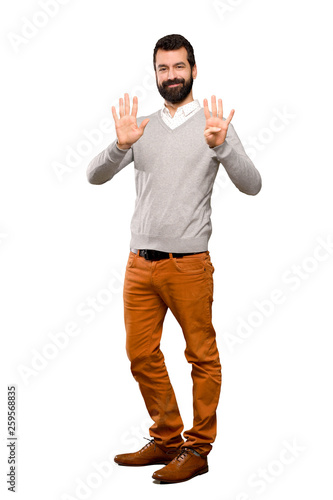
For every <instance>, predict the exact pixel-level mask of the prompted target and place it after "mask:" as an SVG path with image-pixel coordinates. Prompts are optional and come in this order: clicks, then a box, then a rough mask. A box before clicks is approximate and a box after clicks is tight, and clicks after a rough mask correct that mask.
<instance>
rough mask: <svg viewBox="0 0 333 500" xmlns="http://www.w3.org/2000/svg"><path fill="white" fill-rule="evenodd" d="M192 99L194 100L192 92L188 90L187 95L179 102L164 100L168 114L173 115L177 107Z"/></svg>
mask: <svg viewBox="0 0 333 500" xmlns="http://www.w3.org/2000/svg"><path fill="white" fill-rule="evenodd" d="M192 101H194V99H193V94H192V92H190V93H189V95H188V96H187V97H186V98H185V99H184V100H183V101H181V102H177V103H173V102H169V101H164V104H165V105H166V107H167V108H168V110H169V112H170V115H171V116H174V114H175V113H176V111H177V109H178V108H181V107H182V106H185V104H188V103H189V102H192Z"/></svg>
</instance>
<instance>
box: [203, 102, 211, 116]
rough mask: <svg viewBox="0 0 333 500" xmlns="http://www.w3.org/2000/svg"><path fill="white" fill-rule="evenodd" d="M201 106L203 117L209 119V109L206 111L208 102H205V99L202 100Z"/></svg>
mask: <svg viewBox="0 0 333 500" xmlns="http://www.w3.org/2000/svg"><path fill="white" fill-rule="evenodd" d="M203 105H204V112H205V117H206V120H208V118H210V112H209V109H208V101H207V99H204V101H203Z"/></svg>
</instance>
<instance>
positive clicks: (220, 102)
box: [218, 99, 223, 120]
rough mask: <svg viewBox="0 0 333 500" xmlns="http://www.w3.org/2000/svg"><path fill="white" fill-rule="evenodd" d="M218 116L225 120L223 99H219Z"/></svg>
mask: <svg viewBox="0 0 333 500" xmlns="http://www.w3.org/2000/svg"><path fill="white" fill-rule="evenodd" d="M218 116H219V118H220V119H221V120H222V118H223V104H222V99H219V109H218Z"/></svg>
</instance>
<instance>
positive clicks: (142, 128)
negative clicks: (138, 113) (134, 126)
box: [139, 118, 149, 132]
mask: <svg viewBox="0 0 333 500" xmlns="http://www.w3.org/2000/svg"><path fill="white" fill-rule="evenodd" d="M148 122H149V118H145V119H144V120H143V121H142V122H141V124H140V127H139V128H141V130H142V132H143V131H144V129H145V128H146V126H147V124H148Z"/></svg>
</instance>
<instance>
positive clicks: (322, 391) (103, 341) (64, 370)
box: [0, 0, 333, 500]
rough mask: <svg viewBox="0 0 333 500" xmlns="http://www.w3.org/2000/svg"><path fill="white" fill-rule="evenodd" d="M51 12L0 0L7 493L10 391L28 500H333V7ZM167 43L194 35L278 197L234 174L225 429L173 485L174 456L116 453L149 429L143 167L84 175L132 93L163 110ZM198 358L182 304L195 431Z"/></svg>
mask: <svg viewBox="0 0 333 500" xmlns="http://www.w3.org/2000/svg"><path fill="white" fill-rule="evenodd" d="M51 3H52V2H49V9H50V8H51V6H50V5H51ZM42 4H43V1H42V0H41V1H33V0H30V1H28V2H27V1H23V0H20V1H16V2H11V3H10V2H6V4H5V5H4V3H3V4H2V6H1V20H2V21H1V35H2V36H1V61H2V63H1V69H2V77H1V112H0V114H1V144H2V146H1V187H0V190H1V193H0V203H1V206H0V266H1V268H0V280H1V288H0V294H1V295H0V303H1V320H0V321H1V325H0V327H1V343H2V344H1V345H2V347H1V397H0V400H1V413H0V435H1V450H0V456H1V473H0V488H1V493H0V494H1V497H2V498H3V497H4V494H5V496H6V495H9V493H8V492H7V485H6V473H7V472H8V464H7V455H8V450H7V448H6V444H7V440H6V438H7V424H6V417H7V409H6V397H7V385H12V384H16V385H17V397H18V408H17V422H18V429H17V435H18V441H17V493H16V497H15V498H18V499H24V500H25V499H27V498H34V499H35V500H45V499H48V500H53V499H59V500H60V499H61V500H67V499H73V498H77V499H79V498H88V499H90V498H91V499H94V500H98V499H107V498H130V495H132V496H133V498H138V499H143V498H144V499H146V498H156V496H157V495H158V497H159V498H169V497H170V495H180V494H189V495H190V496H192V497H193V495H194V494H195V495H197V496H198V497H201V496H202V495H205V496H206V497H207V498H212V499H214V500H215V499H216V500H249V499H251V500H256V499H257V498H259V497H262V498H265V499H266V498H267V499H270V500H273V499H280V498H286V499H289V498H295V497H297V498H303V499H305V498H306V499H310V498H311V499H312V498H329V497H331V495H332V483H331V479H330V477H331V471H332V452H331V447H332V424H331V422H332V418H333V415H332V413H333V412H332V405H331V400H332V375H333V373H332V366H331V356H332V354H331V353H332V340H331V337H332V333H333V331H332V313H331V304H332V270H333V250H332V248H331V246H332V238H333V228H332V180H333V178H332V170H331V169H332V155H331V136H332V126H331V125H332V100H331V89H332V88H333V82H332V76H331V75H332V73H331V64H330V61H331V50H330V47H331V46H332V45H331V44H332V37H331V35H330V32H331V19H330V16H329V2H328V1H327V2H325V1H323V0H321V1H317V2H312V1H308V0H302V1H301V0H298V1H297V0H295V1H290V0H279V1H270V2H268V1H267V0H266V1H265V0H243V1H242V0H225V1H224V2H223V1H221V2H220V3H219V5H218V3H216V2H215V3H214V1H213V0H207V1H193V0H177V1H176V0H168V1H166V2H154V1H152V0H141V1H140V2H137V1H134V0H127V1H126V0H125V1H123V2H110V1H106V0H94V1H88V0H81V1H79V0H71V1H67V2H66V1H63V2H62V5H60V2H59V4H58V3H56V5H58V8H57V11H56V9H55V7H53V12H52V15H51V14H45V8H44V9H43V8H42V7H41V5H42ZM44 4H46V0H45V2H44ZM41 12H42V13H43V12H44V14H41ZM49 12H51V11H50V10H49ZM29 23H30V24H29ZM31 23H34V24H35V28H34V27H33V26H34V24H32V25H31ZM42 24H43V26H41V25H42ZM36 25H39V27H36ZM171 33H181V34H182V35H184V36H185V37H186V38H188V39H189V40H190V42H191V43H192V45H193V46H194V49H195V54H196V60H197V66H198V78H197V80H196V81H195V84H194V97H195V98H197V99H199V101H200V102H201V104H202V101H203V99H204V98H205V97H208V98H210V96H211V95H212V94H216V95H217V97H221V98H222V99H223V103H224V115H225V116H227V115H228V114H229V111H230V109H231V108H235V110H236V113H235V116H234V118H233V125H234V127H235V129H236V131H237V133H238V135H239V136H240V138H241V140H242V142H243V144H244V145H245V146H246V147H247V148H248V152H249V154H250V149H249V147H250V143H251V142H252V144H255V146H254V147H253V146H252V149H251V158H252V159H253V161H254V163H255V165H256V167H257V168H258V170H259V172H260V173H261V175H262V180H263V187H262V190H261V192H260V193H259V194H258V195H257V196H255V197H252V196H247V195H244V194H242V193H240V192H239V191H238V190H237V189H236V188H235V186H233V184H232V183H231V181H229V179H228V178H227V177H226V175H225V173H224V172H223V167H220V171H219V176H218V178H217V181H216V186H215V190H214V196H213V200H212V205H213V219H212V222H213V235H212V237H211V240H210V242H209V250H210V254H211V259H212V262H213V264H214V267H215V273H214V284H215V293H214V304H213V320H214V326H215V329H216V332H217V338H218V345H219V350H220V355H221V361H222V367H223V368H222V373H223V387H222V393H221V399H220V404H219V408H218V437H217V439H216V441H215V443H214V447H213V450H212V452H211V454H210V456H209V467H210V471H209V473H208V474H205V475H203V476H199V477H197V478H194V479H192V480H191V481H188V482H185V483H179V484H175V485H159V484H157V483H156V484H155V483H154V482H153V480H152V478H151V475H152V473H153V471H154V470H156V469H157V468H160V467H159V466H158V467H152V466H150V467H145V468H127V467H119V466H117V465H116V464H114V463H113V456H114V455H115V454H116V453H121V452H127V451H134V450H137V449H139V448H141V447H142V446H143V445H144V444H145V443H146V442H147V441H145V439H144V437H149V433H148V428H149V426H150V425H151V423H152V422H151V420H150V419H149V417H148V414H147V412H146V409H145V406H144V403H143V400H142V397H141V394H140V392H139V388H138V385H137V383H136V382H135V380H134V379H133V377H132V375H131V373H130V369H129V362H128V359H127V356H126V352H125V330H124V325H123V305H122V279H123V273H124V269H125V265H126V261H127V257H128V252H129V240H130V231H129V225H130V220H131V217H132V213H133V208H134V201H135V188H134V170H133V164H132V165H129V166H128V167H127V168H126V169H124V170H122V171H121V172H120V173H119V174H118V175H117V176H116V177H115V178H114V179H113V180H112V182H109V183H106V184H104V185H102V186H93V185H91V184H89V183H88V182H87V179H86V168H87V166H88V163H89V161H90V160H91V159H92V158H93V157H94V156H95V155H97V154H98V153H99V152H100V151H101V150H102V149H104V148H105V147H106V146H107V145H108V144H109V143H110V142H111V141H112V140H113V139H114V128H113V125H112V126H111V127H110V128H109V131H107V132H103V131H102V132H101V131H100V132H99V137H98V133H97V135H96V132H95V136H94V135H91V136H90V137H95V144H93V143H92V142H91V141H90V143H89V142H87V134H88V135H89V133H92V131H93V130H95V131H96V130H97V129H100V124H101V122H103V120H104V121H105V120H106V119H107V120H110V123H111V122H112V114H111V105H112V104H115V102H117V100H118V99H119V97H120V96H122V95H123V93H124V92H129V93H130V95H131V97H133V95H134V94H136V95H138V97H139V115H140V114H142V115H143V114H149V113H151V112H154V111H155V110H156V109H158V108H160V107H161V106H162V100H161V97H160V95H159V94H158V91H157V89H156V86H155V82H154V77H153V73H152V53H153V48H154V45H155V43H156V41H157V40H158V39H159V38H161V37H162V36H164V35H166V34H171ZM24 36H25V38H24ZM20 37H21V38H20ZM279 114H280V115H279ZM281 115H282V116H284V118H283V119H281V118H279V119H276V118H274V117H276V116H281ZM100 130H101V129H100ZM96 137H97V138H99V142H98V141H97V139H96ZM82 141H85V147H86V149H84V144H83V143H82ZM70 151H71V152H72V155H73V154H74V153H73V151H76V153H77V155H76V159H73V157H72V164H71V166H69V163H68V162H70V159H69V157H70V153H69V152H70ZM78 151H81V153H80V154H79V153H78ZM60 164H61V165H62V166H63V167H64V166H65V168H66V170H65V172H63V174H62V175H59V165H60ZM66 165H67V167H66ZM73 165H74V166H73ZM57 171H58V173H57ZM323 242H324V243H323ZM325 242H326V243H325ZM325 245H326V247H325ZM297 275H298V277H297ZM274 290H275V291H274ZM278 296H279V303H278V302H277V301H275V303H274V302H273V300H272V299H276V297H278ZM92 298H95V299H96V300H97V302H96V304H97V306H98V308H99V311H98V312H97V311H95V312H92V311H93V309H92V306H91V305H90V306H89V305H88V301H89V300H90V301H91V300H92ZM260 304H261V305H260ZM263 307H264V309H262V308H263ZM260 308H261V309H262V311H261V312H260ZM88 309H89V310H90V313H89V316H88V313H87V312H86V314H85V315H83V314H82V313H83V311H87V310H88ZM80 311H81V313H80ZM88 320H90V321H88ZM245 324H246V325H247V326H244V325H245ZM251 324H252V326H251ZM240 325H243V326H242V328H241V327H240ZM71 326H72V327H74V332H72V333H76V335H75V336H74V335H73V334H72V335H71V336H69V335H68V332H69V329H70V328H71ZM66 329H67V333H66V331H65V330H66ZM75 329H76V330H75ZM61 333H62V335H61ZM57 334H58V335H57ZM52 335H53V339H54V338H56V337H57V338H58V339H62V342H63V345H62V347H61V348H60V347H58V348H57V347H56V345H55V341H54V340H52ZM66 339H67V340H66ZM65 342H67V345H64V344H65ZM184 348H185V345H184V341H183V337H182V332H181V330H180V327H179V325H178V324H177V322H176V320H175V319H174V318H173V316H172V315H171V313H168V314H167V317H166V320H165V326H164V334H163V339H162V350H163V352H164V354H165V357H166V363H167V366H168V369H169V373H170V377H171V379H172V382H173V384H174V388H175V392H176V395H177V398H178V402H179V406H180V409H181V413H182V416H183V420H184V424H185V428H189V427H191V425H192V396H191V390H192V385H191V378H190V366H188V365H187V363H186V360H185V357H184V353H183V351H184ZM51 356H53V358H51ZM288 446H289V447H293V449H294V451H293V452H290V451H287V448H288ZM101 464H103V467H104V468H103V467H102V465H101ZM96 467H97V468H98V467H102V470H103V471H104V477H103V474H102V472H101V470H100V472H99V473H98V472H97V470H96ZM89 485H90V486H89ZM6 498H7V496H6ZM8 498H12V497H11V496H8Z"/></svg>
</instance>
